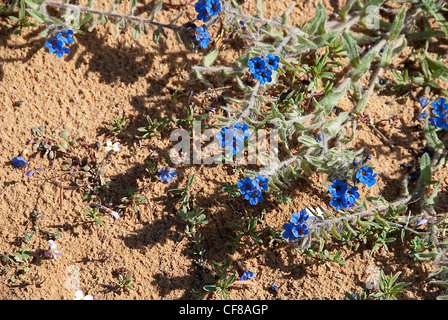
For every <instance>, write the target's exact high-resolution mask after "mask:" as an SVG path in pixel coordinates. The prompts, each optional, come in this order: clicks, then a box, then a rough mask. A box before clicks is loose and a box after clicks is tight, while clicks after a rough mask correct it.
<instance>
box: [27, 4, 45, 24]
mask: <svg viewBox="0 0 448 320" xmlns="http://www.w3.org/2000/svg"><path fill="white" fill-rule="evenodd" d="M26 11H28V13H29V14H30V16H32V17H33V18H34V20H36V21H37V23H39V24H42V23H44V22H45V21H46V20H47V16H45V15H44V14H43V13H41V12H39V11H37V10H35V9H31V8H27V9H26Z"/></svg>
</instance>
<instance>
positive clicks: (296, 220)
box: [282, 209, 308, 241]
mask: <svg viewBox="0 0 448 320" xmlns="http://www.w3.org/2000/svg"><path fill="white" fill-rule="evenodd" d="M306 220H308V213H307V212H306V210H305V209H303V210H300V214H298V213H297V212H294V213H293V214H292V215H291V220H290V221H289V223H285V224H283V229H285V231H284V232H283V233H282V237H283V238H285V239H287V240H288V241H292V240H294V239H296V238H300V237H301V236H304V235H307V234H308V228H307V226H306V224H305V223H304V222H305V221H306Z"/></svg>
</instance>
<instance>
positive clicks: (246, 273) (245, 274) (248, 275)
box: [240, 270, 256, 281]
mask: <svg viewBox="0 0 448 320" xmlns="http://www.w3.org/2000/svg"><path fill="white" fill-rule="evenodd" d="M255 275H256V273H255V272H252V271H249V270H244V272H243V274H242V275H241V277H240V280H241V281H246V280H249V279H252V278H253V277H255Z"/></svg>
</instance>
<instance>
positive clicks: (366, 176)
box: [356, 167, 378, 187]
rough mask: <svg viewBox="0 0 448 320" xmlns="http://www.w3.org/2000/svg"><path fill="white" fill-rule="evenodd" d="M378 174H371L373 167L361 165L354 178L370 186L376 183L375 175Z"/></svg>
mask: <svg viewBox="0 0 448 320" xmlns="http://www.w3.org/2000/svg"><path fill="white" fill-rule="evenodd" d="M377 175H378V174H377V173H375V174H373V169H372V168H370V167H361V168H360V169H359V170H358V172H357V173H356V178H357V179H358V180H359V181H360V182H362V183H363V184H365V185H367V186H369V187H371V186H373V185H374V184H375V183H376V179H375V178H376V176H377Z"/></svg>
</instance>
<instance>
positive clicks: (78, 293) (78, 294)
mask: <svg viewBox="0 0 448 320" xmlns="http://www.w3.org/2000/svg"><path fill="white" fill-rule="evenodd" d="M75 297H76V298H75V299H73V300H93V297H92V296H91V295H90V294H88V295H86V296H85V295H84V292H82V290H78V291H76V292H75Z"/></svg>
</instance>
